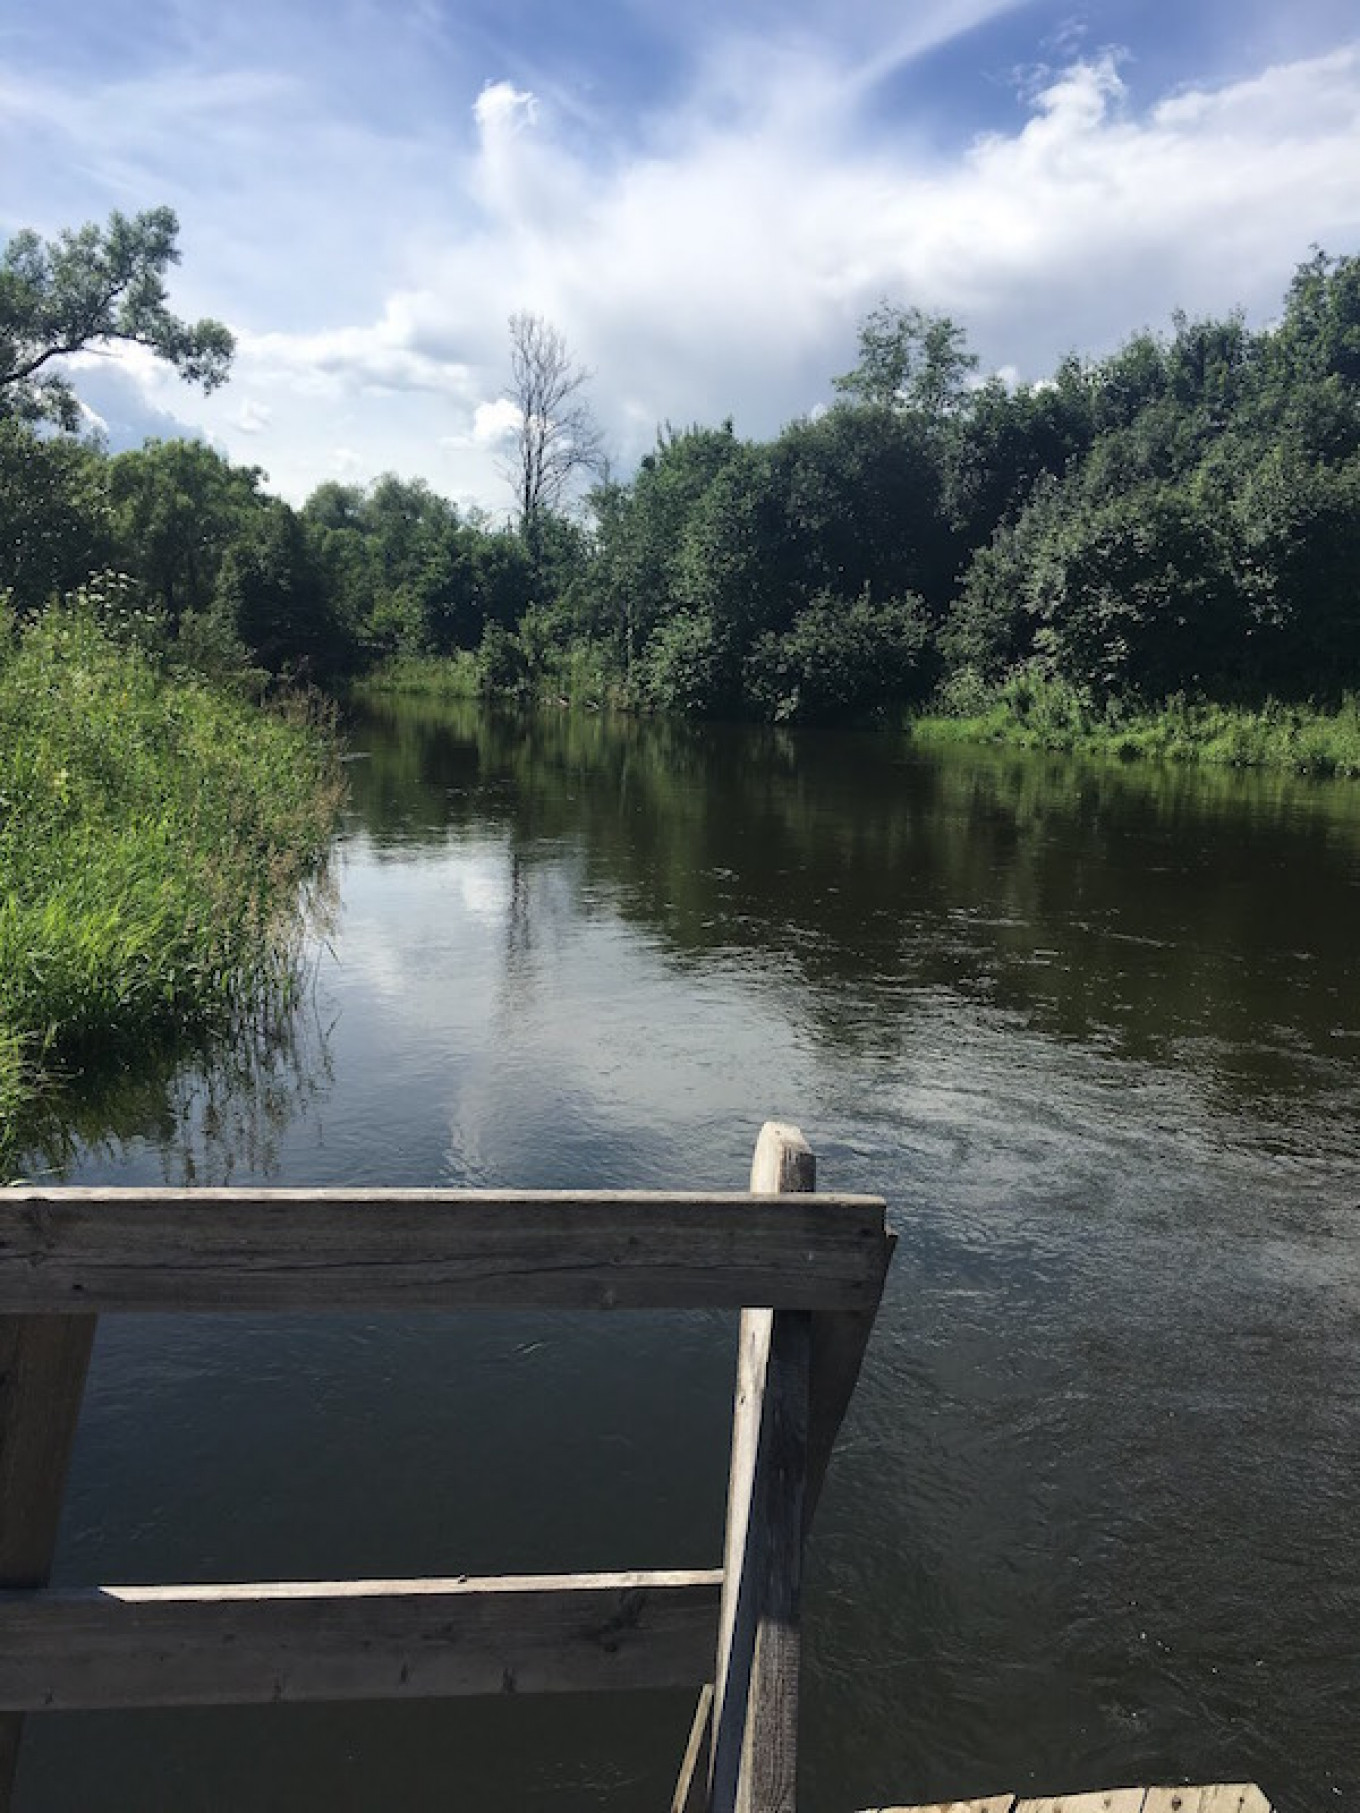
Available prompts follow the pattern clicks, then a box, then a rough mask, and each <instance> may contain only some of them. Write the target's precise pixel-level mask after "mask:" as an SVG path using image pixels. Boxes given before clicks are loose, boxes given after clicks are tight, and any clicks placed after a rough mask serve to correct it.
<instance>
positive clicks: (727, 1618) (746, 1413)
mask: <svg viewBox="0 0 1360 1813" xmlns="http://www.w3.org/2000/svg"><path fill="white" fill-rule="evenodd" d="M773 1333H774V1315H773V1313H772V1311H770V1310H768V1309H748V1310H743V1311H742V1317H741V1327H740V1329H739V1331H738V1336H737V1383H736V1390H735V1393H734V1397H733V1405H732V1453H731V1459H730V1462H729V1466H728V1478H727V1526H726V1535H725V1539H724V1546H723V1590H722V1609H721V1612H720V1614H719V1619H718V1659H717V1664H716V1672H715V1676H714V1685H715V1700H714V1708H713V1746H712V1756H711V1759H710V1764H709V1801H710V1806H711V1808H712V1813H731V1810H732V1809H733V1808H735V1806H736V1800H737V1783H738V1778H739V1776H740V1773H741V1757H742V1749H743V1746H744V1743H745V1737H746V1710H747V1704H748V1701H749V1698H750V1691H751V1665H752V1662H753V1661H754V1658H755V1626H756V1616H757V1607H756V1592H755V1576H754V1567H753V1565H749V1564H748V1560H747V1553H748V1548H749V1547H750V1545H751V1542H752V1537H751V1532H750V1523H751V1510H752V1504H753V1500H754V1495H755V1486H756V1458H757V1453H758V1450H759V1445H760V1426H761V1417H762V1413H763V1410H764V1405H765V1380H766V1374H767V1372H768V1370H769V1364H770V1343H771V1339H772V1336H773ZM753 1561H754V1557H752V1562H753Z"/></svg>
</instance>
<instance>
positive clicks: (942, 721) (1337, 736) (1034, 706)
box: [910, 673, 1360, 776]
mask: <svg viewBox="0 0 1360 1813" xmlns="http://www.w3.org/2000/svg"><path fill="white" fill-rule="evenodd" d="M951 703H952V706H953V709H952V710H950V711H949V712H947V713H945V714H941V715H938V716H931V715H926V716H923V717H919V718H914V719H912V721H911V724H910V729H911V734H912V735H913V737H915V738H917V740H918V741H920V742H922V743H925V744H928V745H939V744H942V743H1008V744H1011V745H1013V746H1015V747H1018V748H1026V749H1049V750H1057V751H1065V752H1068V753H1071V754H1079V755H1099V756H1109V757H1113V758H1115V759H1116V760H1119V761H1126V762H1128V761H1144V760H1149V761H1162V762H1208V763H1214V764H1218V765H1220V766H1224V767H1233V768H1275V769H1281V770H1287V771H1290V772H1293V773H1295V774H1315V775H1353V776H1360V698H1357V697H1356V695H1354V694H1350V695H1347V697H1346V698H1345V699H1344V700H1343V702H1342V703H1341V705H1339V706H1338V707H1336V708H1335V709H1333V710H1327V709H1324V708H1322V707H1319V706H1314V705H1284V704H1280V703H1278V702H1276V701H1267V703H1266V704H1264V705H1262V706H1260V707H1257V708H1251V707H1248V706H1238V705H1214V704H1204V703H1195V702H1192V701H1190V700H1186V699H1184V698H1175V699H1170V700H1168V701H1167V702H1166V703H1165V704H1164V705H1162V706H1161V707H1159V708H1158V709H1157V710H1155V711H1150V710H1142V709H1139V708H1138V707H1137V706H1135V705H1131V704H1127V703H1123V702H1121V701H1118V700H1112V701H1109V702H1107V703H1106V704H1105V705H1103V706H1099V707H1097V706H1096V705H1094V704H1092V703H1091V702H1090V701H1089V700H1087V699H1085V698H1083V696H1082V695H1081V694H1080V693H1079V692H1077V691H1076V690H1075V689H1074V688H1072V687H1070V686H1066V685H1064V684H1062V683H1061V682H1058V681H1052V680H1045V679H1043V678H1042V677H1040V676H1038V675H1036V674H1033V673H1021V674H1018V675H1016V676H1015V677H1013V678H1012V679H1011V680H1009V681H1007V683H1006V684H1005V685H1004V686H1003V687H1001V688H1000V689H999V690H998V691H997V692H996V693H995V694H993V695H992V696H990V697H989V698H987V699H985V700H983V699H980V698H976V697H974V698H968V697H967V696H966V695H963V696H960V693H957V692H956V694H955V696H954V698H953V700H952V701H951Z"/></svg>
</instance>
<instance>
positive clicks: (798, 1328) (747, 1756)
mask: <svg viewBox="0 0 1360 1813" xmlns="http://www.w3.org/2000/svg"><path fill="white" fill-rule="evenodd" d="M810 1324H811V1317H810V1316H809V1315H807V1314H806V1312H803V1311H799V1310H776V1311H775V1312H774V1332H773V1337H772V1340H771V1344H770V1364H769V1370H768V1372H767V1375H766V1381H765V1420H764V1426H763V1428H762V1432H761V1452H760V1459H759V1462H758V1464H757V1469H756V1497H755V1503H754V1507H753V1524H754V1529H755V1533H756V1536H757V1541H756V1543H755V1544H751V1543H749V1542H748V1545H747V1556H748V1559H750V1560H754V1561H756V1562H757V1564H758V1566H759V1568H760V1570H761V1575H762V1576H763V1578H762V1579H761V1584H760V1612H759V1618H758V1622H757V1625H756V1633H755V1656H754V1660H753V1662H752V1667H751V1693H750V1700H749V1702H748V1705H747V1713H746V1742H745V1745H744V1749H743V1757H742V1777H741V1791H740V1793H739V1794H738V1796H737V1813H794V1810H795V1807H796V1805H797V1798H798V1691H799V1679H800V1670H801V1662H802V1622H801V1604H802V1590H803V1501H804V1492H805V1487H806V1477H807V1416H808V1372H809V1360H810V1353H811V1327H810Z"/></svg>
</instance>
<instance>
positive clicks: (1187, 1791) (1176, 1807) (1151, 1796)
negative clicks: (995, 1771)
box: [863, 1782, 1270, 1813]
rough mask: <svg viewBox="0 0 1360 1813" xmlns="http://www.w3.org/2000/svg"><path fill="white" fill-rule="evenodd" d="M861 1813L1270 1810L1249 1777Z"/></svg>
mask: <svg viewBox="0 0 1360 1813" xmlns="http://www.w3.org/2000/svg"><path fill="white" fill-rule="evenodd" d="M863 1813H1270V1802H1269V1801H1268V1800H1267V1799H1266V1797H1265V1795H1264V1794H1262V1792H1261V1790H1260V1789H1259V1788H1257V1787H1254V1786H1253V1785H1252V1783H1250V1782H1230V1783H1222V1784H1220V1785H1218V1786H1217V1787H1209V1788H1103V1789H1098V1790H1097V1791H1096V1792H1095V1793H1086V1794H1041V1795H1039V1796H1037V1797H1035V1796H1030V1797H1029V1798H1027V1799H1024V1800H1017V1799H1016V1797H1015V1796H1014V1795H1013V1794H994V1795H993V1796H992V1797H991V1799H990V1800H948V1801H932V1803H931V1804H930V1806H928V1807H866V1808H864V1810H863Z"/></svg>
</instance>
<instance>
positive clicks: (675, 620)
mask: <svg viewBox="0 0 1360 1813" xmlns="http://www.w3.org/2000/svg"><path fill="white" fill-rule="evenodd" d="M734 666H735V664H734V661H733V655H732V647H731V643H730V640H729V639H728V638H726V637H724V636H723V634H722V633H721V632H720V631H719V630H718V628H717V627H716V626H715V624H714V621H713V618H712V617H711V616H710V615H708V614H707V613H706V612H703V611H677V612H676V613H675V614H674V616H672V617H669V618H667V620H666V621H665V623H662V624H659V625H658V626H657V628H656V629H655V630H653V632H652V634H651V636H650V637H649V639H648V642H647V647H646V650H645V652H644V655H643V658H642V661H641V663H640V664H639V668H638V672H637V675H636V684H637V690H638V696H639V698H640V699H641V701H642V703H643V704H644V705H646V706H647V707H648V708H649V709H650V710H652V711H669V712H678V713H680V714H681V715H683V716H685V717H693V718H714V717H719V716H721V715H722V714H723V713H724V712H725V711H726V712H731V711H732V710H733V709H734V702H735V698H736V693H737V686H736V678H737V677H736V674H735V672H734Z"/></svg>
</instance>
